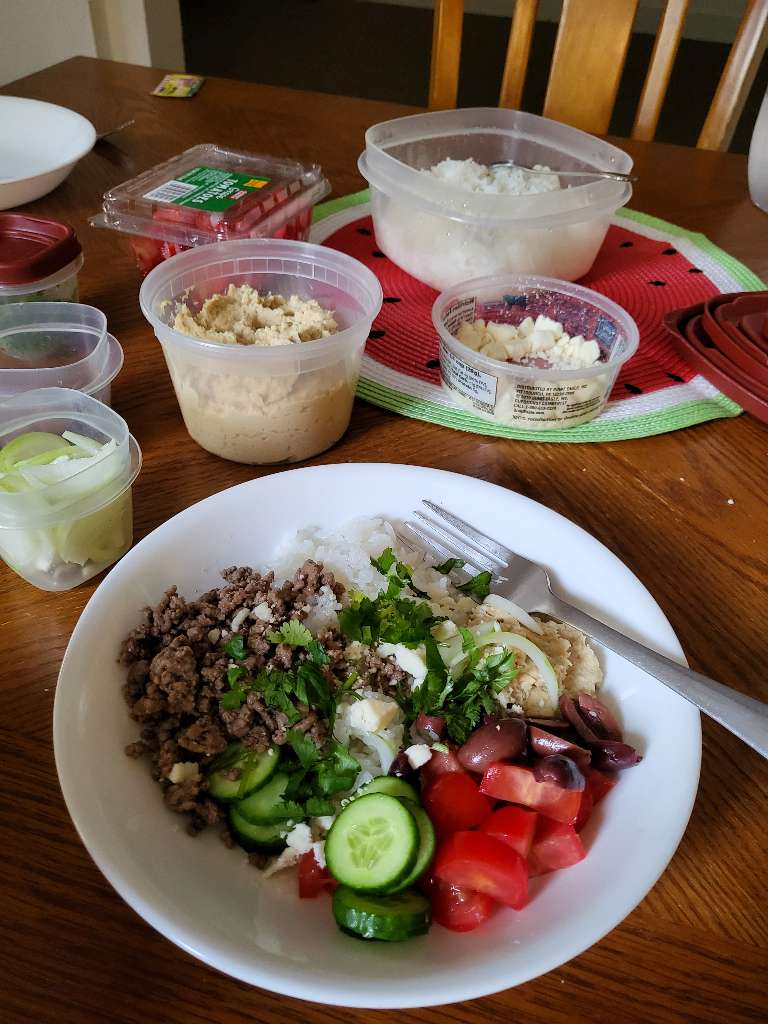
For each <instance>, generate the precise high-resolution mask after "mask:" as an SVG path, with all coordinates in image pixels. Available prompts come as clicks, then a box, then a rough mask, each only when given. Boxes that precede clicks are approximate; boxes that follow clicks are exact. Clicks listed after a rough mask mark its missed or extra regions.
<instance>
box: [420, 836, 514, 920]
mask: <svg viewBox="0 0 768 1024" xmlns="http://www.w3.org/2000/svg"><path fill="white" fill-rule="evenodd" d="M432 870H433V872H434V875H435V877H436V878H437V880H438V881H439V882H444V883H445V884H446V885H454V886H456V887H457V888H459V889H471V890H472V891H474V892H481V893H485V895H486V896H490V897H492V899H495V900H496V901H497V902H499V903H503V904H504V905H505V906H507V907H513V908H514V909H515V910H520V909H522V907H524V906H525V903H526V900H527V899H528V865H527V864H526V863H525V860H524V858H523V857H521V856H520V854H519V853H518V852H517V850H513V849H512V848H511V847H510V846H507V844H506V843H502V841H501V840H500V839H497V838H496V837H495V836H489V835H486V833H485V832H456V833H454V835H452V836H451V837H450V839H447V840H446V842H445V843H443V845H442V846H441V847H440V849H439V850H438V851H437V856H436V857H435V863H434V866H433V869H432Z"/></svg>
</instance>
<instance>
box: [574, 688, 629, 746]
mask: <svg viewBox="0 0 768 1024" xmlns="http://www.w3.org/2000/svg"><path fill="white" fill-rule="evenodd" d="M576 706H577V707H578V710H579V712H580V713H581V717H582V718H583V719H584V721H585V722H586V723H587V725H588V726H589V728H590V729H591V730H592V732H594V733H596V734H597V735H598V736H599V737H600V738H601V739H604V740H616V741H617V742H618V743H621V741H622V739H623V736H622V734H621V726H620V725H619V723H618V722H617V721H616V717H615V715H614V714H613V712H612V711H610V710H609V709H608V708H607V707H606V706H605V704H603V702H602V701H600V700H598V699H597V697H594V696H593V695H592V694H591V693H580V694H579V696H578V697H577V698H576Z"/></svg>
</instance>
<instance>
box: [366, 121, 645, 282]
mask: <svg viewBox="0 0 768 1024" xmlns="http://www.w3.org/2000/svg"><path fill="white" fill-rule="evenodd" d="M365 143H366V148H365V152H364V153H363V154H362V155H361V157H360V160H359V162H358V166H359V168H360V173H361V174H362V175H363V177H364V178H366V179H367V181H368V182H369V184H370V190H371V207H372V214H373V223H374V228H375V232H376V240H377V243H378V245H379V248H380V249H381V250H382V251H383V252H384V253H386V255H387V256H388V257H389V258H390V259H391V260H392V261H393V262H394V263H396V264H397V265H398V266H399V267H402V269H403V270H405V271H407V272H408V273H409V274H412V275H413V277H415V278H417V279H418V280H419V281H423V282H424V283H425V284H428V285H430V286H431V287H433V288H436V289H438V290H442V289H444V288H450V287H452V286H453V285H457V284H460V283H461V282H462V281H466V280H469V279H471V278H475V277H481V276H486V275H492V274H501V273H525V274H542V275H546V276H548V277H557V278H560V279H562V280H566V281H573V280H575V279H576V278H579V277H581V276H582V275H583V274H585V273H586V272H587V271H588V270H589V268H590V267H591V266H592V263H593V262H594V259H595V257H596V256H597V253H598V250H599V249H600V246H601V245H602V242H603V239H604V238H605V233H606V231H607V230H608V225H609V223H610V220H611V217H612V216H613V215H614V214H615V212H616V210H618V209H619V208H620V207H622V206H624V205H625V204H626V203H627V202H628V201H629V198H630V196H631V195H632V186H631V185H630V184H628V183H625V182H619V181H611V180H606V179H600V178H592V179H589V178H588V179H586V180H584V179H580V178H579V179H569V178H565V177H563V178H561V179H560V184H561V186H562V187H561V188H558V189H557V190H555V191H545V192H538V193H534V194H527V195H494V194H488V193H483V192H470V191H466V190H464V189H462V188H460V187H457V185H454V184H450V183H448V182H446V181H444V180H439V179H438V178H436V177H435V176H433V175H431V174H424V173H423V171H424V170H427V169H430V168H431V167H433V166H435V165H437V164H438V163H440V162H441V161H443V160H446V159H452V160H468V159H470V158H472V159H473V160H475V161H477V162H478V163H480V164H482V165H484V166H489V165H492V164H494V163H497V162H500V161H510V160H511V161H513V162H514V163H516V164H519V165H521V166H524V167H534V166H536V165H543V166H546V167H548V168H552V169H554V170H562V171H568V170H586V171H589V170H603V171H618V172H621V173H628V172H629V171H630V170H631V168H632V160H631V158H630V157H629V156H628V155H627V154H626V153H624V152H623V151H622V150H620V149H617V148H616V146H612V145H610V143H608V142H604V141H603V140H602V139H598V138H595V137H594V136H592V135H588V134H587V133H586V132H582V131H579V130H578V129H576V128H571V127H570V126H568V125H564V124H560V123H559V122H557V121H551V120H549V119H548V118H544V117H538V116H536V115H534V114H526V113H523V112H522V111H518V110H503V109H496V108H490V107H480V108H476V109H469V110H444V111H438V112H435V113H429V114H414V115H411V116H409V117H402V118H397V119H396V120H394V121H385V122H382V123H380V124H376V125H373V127H371V128H369V129H368V131H367V132H366V134H365ZM574 182H578V183H574Z"/></svg>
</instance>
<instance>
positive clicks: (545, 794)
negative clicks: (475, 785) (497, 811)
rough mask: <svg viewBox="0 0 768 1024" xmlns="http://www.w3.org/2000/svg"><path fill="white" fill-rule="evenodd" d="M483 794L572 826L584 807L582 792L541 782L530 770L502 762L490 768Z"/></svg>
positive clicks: (483, 786) (482, 783)
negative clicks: (582, 804)
mask: <svg viewBox="0 0 768 1024" xmlns="http://www.w3.org/2000/svg"><path fill="white" fill-rule="evenodd" d="M480 792H481V793H485V794H486V796H490V797H494V798H495V799H496V800H506V801H508V802H509V803H511V804H522V805H523V807H530V808H531V809H532V810H534V811H541V813H542V814H546V815H547V817H549V818H554V819H555V821H564V822H567V823H569V824H570V823H572V822H574V821H575V820H576V817H577V815H578V813H579V805H580V803H581V791H580V790H578V789H563V788H562V786H558V785H557V783H555V782H538V781H537V779H536V778H535V776H534V774H533V771H532V770H531V769H530V768H523V767H521V766H520V765H516V764H504V763H503V762H501V761H496V762H494V763H493V764H490V765H488V767H487V768H486V770H485V775H484V776H483V780H482V782H481V783H480Z"/></svg>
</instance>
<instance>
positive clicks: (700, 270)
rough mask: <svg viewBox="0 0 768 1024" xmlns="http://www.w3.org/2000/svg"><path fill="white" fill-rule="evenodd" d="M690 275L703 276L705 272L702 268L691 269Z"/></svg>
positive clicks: (689, 269) (689, 270)
mask: <svg viewBox="0 0 768 1024" xmlns="http://www.w3.org/2000/svg"><path fill="white" fill-rule="evenodd" d="M688 273H689V274H703V273H704V271H703V270H702V269H701V267H689V268H688Z"/></svg>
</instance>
